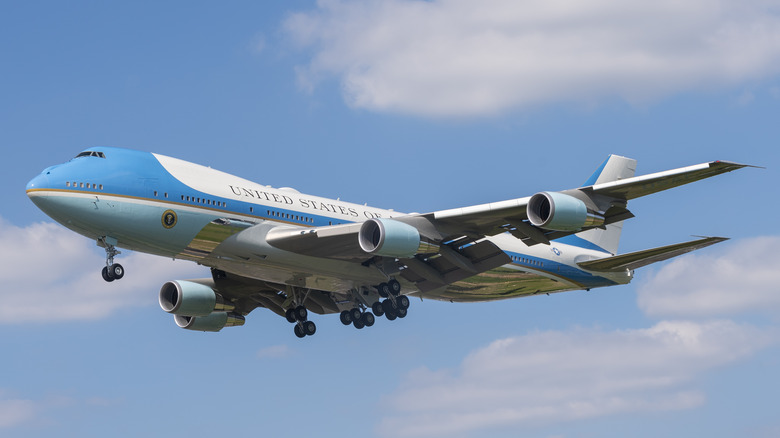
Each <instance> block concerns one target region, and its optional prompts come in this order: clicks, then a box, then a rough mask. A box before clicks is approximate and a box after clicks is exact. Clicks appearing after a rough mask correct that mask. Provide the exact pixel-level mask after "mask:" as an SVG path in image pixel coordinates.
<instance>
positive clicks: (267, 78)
mask: <svg viewBox="0 0 780 438" xmlns="http://www.w3.org/2000/svg"><path fill="white" fill-rule="evenodd" d="M777 10H778V9H777V4H776V2H737V1H722V2H717V4H710V2H687V3H686V4H685V5H675V4H665V3H662V2H656V3H650V4H648V3H647V2H625V1H617V0H602V1H586V2H573V1H569V0H560V1H556V2H544V3H543V4H542V5H538V4H534V3H531V2H517V1H498V0H491V1H486V2H458V1H443V0H435V1H428V2H417V1H371V2H350V1H321V2H317V3H315V2H310V1H299V2H278V3H274V4H266V3H259V2H231V3H230V4H229V5H227V6H224V5H218V4H216V3H211V2H167V3H159V2H133V3H131V4H118V3H117V4H110V3H106V2H69V3H63V2H19V3H6V4H4V5H3V6H2V7H0V11H1V13H0V51H1V53H2V54H3V58H2V66H3V68H2V69H0V144H1V145H2V150H3V155H4V156H3V160H0V169H1V170H2V171H0V181H2V184H0V196H2V199H3V201H4V202H3V203H2V207H0V225H2V226H1V227H0V278H1V279H2V284H4V287H3V288H0V297H1V298H2V303H3V304H2V305H0V349H1V350H2V352H3V354H2V360H1V361H0V376H2V377H0V435H9V436H10V435H14V436H30V437H36V436H52V435H57V436H76V435H78V436H103V435H105V431H106V430H111V431H112V433H113V434H115V435H117V436H138V435H141V434H143V435H145V436H163V435H166V436H171V435H173V436H181V435H184V434H194V435H195V436H201V435H206V434H214V433H264V434H268V435H274V436H300V435H309V436H326V437H327V436H341V435H343V434H344V433H345V431H347V430H349V431H357V432H359V433H361V434H363V435H365V436H376V437H388V436H409V437H414V436H425V437H427V436H457V437H477V436H486V435H490V436H495V437H509V436H518V435H521V436H528V437H588V436H599V437H604V436H614V437H622V436H627V435H629V436H638V437H642V436H647V437H650V436H658V435H664V436H691V435H694V434H696V435H708V436H713V437H731V436H756V437H762V436H765V437H774V436H777V435H778V434H780V421H779V420H778V419H777V417H776V407H775V405H776V397H775V395H776V394H777V393H778V391H780V382H778V379H777V378H776V370H777V367H778V365H779V364H780V349H778V341H780V320H779V319H778V312H779V311H780V294H779V293H778V292H779V291H778V284H780V269H777V268H778V266H780V257H778V254H777V251H776V249H777V247H778V246H780V235H779V234H778V232H777V231H776V227H777V220H776V218H777V217H778V215H779V214H780V207H779V206H778V203H777V194H776V190H775V187H778V183H780V177H779V176H778V174H777V171H776V169H777V168H779V166H780V163H779V162H778V161H780V152H778V148H777V146H778V141H780V123H779V122H780V15H778V14H777ZM95 145H105V146H120V147H131V148H136V149H140V150H147V151H153V152H158V153H163V154H166V155H171V156H175V157H178V158H183V159H186V160H190V161H194V162H196V163H199V164H205V165H209V166H212V167H214V168H216V169H220V170H223V171H226V172H230V173H233V174H237V175H239V176H242V177H245V178H248V179H252V180H255V181H258V182H260V183H263V184H270V185H274V186H277V187H280V186H292V187H295V188H297V189H299V190H300V191H302V192H304V193H311V194H315V195H321V196H327V197H333V198H336V197H340V198H341V199H344V200H348V201H352V202H360V203H362V202H368V203H369V204H371V205H376V206H379V207H385V208H394V209H396V210H399V211H418V212H423V211H433V210H438V209H446V208H454V207H458V206H465V205H471V204H477V203H483V202H488V201H497V200H503V199H510V198H515V197H521V196H527V195H531V194H533V193H535V192H537V191H540V190H560V189H566V188H571V187H575V186H577V185H579V184H580V183H582V182H583V181H585V180H586V179H587V177H588V176H589V175H590V174H591V173H592V171H593V170H594V169H595V168H596V167H597V166H598V165H599V164H600V163H601V162H602V161H603V160H604V158H605V157H606V156H607V155H608V154H610V153H616V154H620V155H625V156H629V157H632V158H635V159H637V160H638V162H639V168H638V173H640V174H642V173H650V172H654V171H660V170H666V169H670V168H675V167H680V166H685V165H690V164H697V163H700V162H704V161H709V160H713V159H723V160H732V161H738V162H744V163H749V164H754V165H759V166H764V167H766V169H763V170H758V169H747V170H742V171H739V172H735V173H731V174H727V175H724V176H721V177H718V178H715V179H712V180H708V181H704V182H700V183H697V184H693V185H691V186H686V187H682V188H679V189H676V190H672V191H668V192H664V193H660V194H657V195H654V196H651V197H648V198H645V199H640V200H637V201H634V202H632V204H631V209H632V211H633V212H634V213H635V214H636V215H637V217H636V218H634V219H632V220H630V221H628V222H627V223H626V225H625V228H624V233H623V238H622V241H621V251H623V252H627V251H633V250H639V249H645V248H649V247H653V246H660V245H665V244H670V243H675V242H678V241H683V240H686V239H688V238H689V237H690V236H691V235H722V236H727V237H731V238H732V240H731V241H729V242H727V243H724V244H720V245H717V246H715V247H711V248H708V249H705V250H703V251H701V252H699V253H697V254H695V255H690V256H685V257H681V258H679V259H677V260H675V261H671V262H667V263H664V264H659V265H655V266H652V267H648V268H644V269H642V270H639V271H637V278H636V279H635V280H634V282H633V283H632V284H631V285H628V286H620V287H614V288H607V289H601V290H593V291H590V292H572V293H565V294H558V295H553V296H550V297H534V298H526V299H518V300H510V301H503V302H496V303H482V304H469V305H464V304H449V303H439V302H432V301H425V302H420V301H413V302H412V307H411V309H410V313H409V316H408V317H407V318H406V319H404V320H402V321H395V322H393V323H389V322H388V321H384V320H383V321H379V322H378V323H377V324H376V325H375V326H374V327H372V328H370V329H365V330H361V331H357V330H355V329H353V328H349V327H343V326H342V325H341V324H340V323H339V322H338V320H337V318H336V317H333V316H330V317H315V322H316V323H317V326H318V332H317V335H316V336H314V337H311V338H306V339H304V340H302V341H301V340H299V339H297V338H295V337H294V336H293V335H292V331H291V330H290V326H289V324H288V323H287V322H286V321H284V320H283V319H281V318H279V317H277V316H276V315H274V314H272V313H270V312H265V311H263V310H262V309H259V310H257V311H256V312H254V313H252V314H251V315H250V316H249V317H248V319H247V323H246V325H245V326H244V327H241V328H232V329H231V328H228V329H225V330H223V331H222V332H220V333H218V334H211V333H197V332H189V331H186V330H181V329H179V328H178V327H176V326H175V324H174V322H173V320H172V318H171V317H170V315H168V314H166V313H164V312H163V311H162V310H160V309H159V307H158V306H157V291H158V290H159V287H160V285H161V284H162V283H164V282H165V281H167V280H171V279H184V278H194V277H201V276H206V275H207V274H208V273H207V270H205V269H203V268H199V267H197V266H195V265H194V264H189V263H187V262H170V261H166V260H161V259H156V258H154V257H151V256H146V255H143V254H135V253H131V252H129V251H126V252H125V253H123V254H122V255H121V256H120V258H121V261H122V263H123V264H124V265H125V267H126V268H127V271H128V274H127V276H126V277H125V279H123V281H122V282H117V283H112V284H106V283H105V282H103V280H102V279H101V277H100V274H99V270H100V267H101V266H102V264H103V258H104V255H103V253H102V251H101V250H100V249H99V248H97V247H96V246H95V245H94V242H90V241H88V240H87V239H85V238H83V237H81V236H78V235H75V234H73V233H71V232H69V231H67V230H65V229H64V228H62V227H61V226H59V225H57V224H53V223H52V222H51V221H50V220H49V219H48V218H47V217H46V216H45V215H44V214H43V213H41V212H40V211H38V210H37V209H36V208H35V207H34V205H33V204H32V203H31V202H30V201H29V200H28V199H27V197H26V195H25V193H24V186H25V184H26V183H27V181H28V180H30V179H31V178H32V177H33V176H35V175H36V174H37V173H39V172H40V171H41V170H42V169H43V168H45V167H47V166H49V165H52V164H56V163H60V162H63V161H66V160H68V159H69V158H71V157H72V156H74V155H76V153H78V152H79V151H81V150H83V149H85V148H87V147H90V146H95Z"/></svg>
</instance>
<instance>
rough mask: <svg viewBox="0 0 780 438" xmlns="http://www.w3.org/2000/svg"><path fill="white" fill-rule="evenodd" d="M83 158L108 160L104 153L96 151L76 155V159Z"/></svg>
mask: <svg viewBox="0 0 780 438" xmlns="http://www.w3.org/2000/svg"><path fill="white" fill-rule="evenodd" d="M81 157H98V158H106V154H104V153H103V152H96V151H84V152H82V153H80V154H78V155H76V158H81Z"/></svg>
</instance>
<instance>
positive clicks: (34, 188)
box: [27, 172, 49, 197]
mask: <svg viewBox="0 0 780 438" xmlns="http://www.w3.org/2000/svg"><path fill="white" fill-rule="evenodd" d="M48 187H49V177H47V176H46V172H43V173H41V174H40V175H38V176H36V177H35V178H33V179H31V180H30V182H28V183H27V196H29V197H33V196H36V197H41V196H42V195H41V193H40V192H38V190H40V189H45V188H48Z"/></svg>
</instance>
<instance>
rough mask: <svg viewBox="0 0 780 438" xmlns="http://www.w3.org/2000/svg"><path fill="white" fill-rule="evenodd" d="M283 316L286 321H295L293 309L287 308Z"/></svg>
mask: <svg viewBox="0 0 780 438" xmlns="http://www.w3.org/2000/svg"><path fill="white" fill-rule="evenodd" d="M284 317H285V318H287V322H295V309H287V311H286V312H284Z"/></svg>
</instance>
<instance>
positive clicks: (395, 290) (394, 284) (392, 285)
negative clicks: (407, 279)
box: [387, 279, 401, 295]
mask: <svg viewBox="0 0 780 438" xmlns="http://www.w3.org/2000/svg"><path fill="white" fill-rule="evenodd" d="M387 287H388V288H389V289H390V293H391V294H393V295H398V294H399V293H401V283H399V282H398V280H396V279H392V280H390V281H388V282H387Z"/></svg>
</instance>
